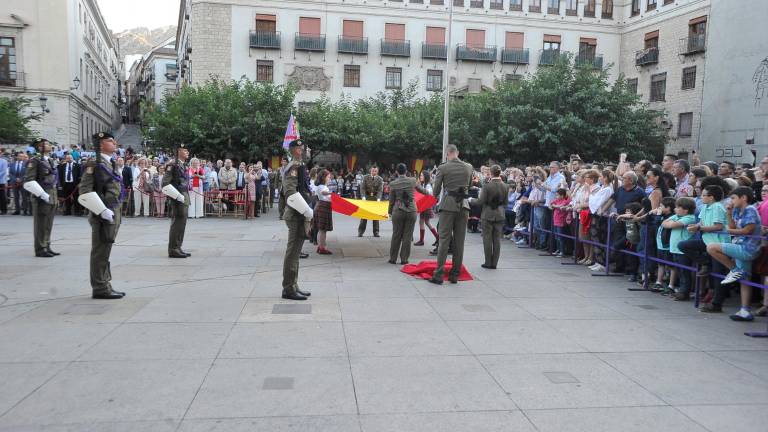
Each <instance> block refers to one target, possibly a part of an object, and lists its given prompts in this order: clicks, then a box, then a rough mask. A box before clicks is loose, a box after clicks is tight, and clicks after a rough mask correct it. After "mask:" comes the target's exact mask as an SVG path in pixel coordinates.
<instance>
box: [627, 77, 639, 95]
mask: <svg viewBox="0 0 768 432" xmlns="http://www.w3.org/2000/svg"><path fill="white" fill-rule="evenodd" d="M627 90H628V91H629V92H630V93H632V94H637V78H629V79H628V80H627Z"/></svg>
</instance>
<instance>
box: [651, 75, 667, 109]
mask: <svg viewBox="0 0 768 432" xmlns="http://www.w3.org/2000/svg"><path fill="white" fill-rule="evenodd" d="M666 93H667V73H666V72H664V73H660V74H656V75H651V99H650V102H664V101H665V100H666Z"/></svg>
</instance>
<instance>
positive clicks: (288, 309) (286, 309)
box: [272, 304, 312, 315]
mask: <svg viewBox="0 0 768 432" xmlns="http://www.w3.org/2000/svg"><path fill="white" fill-rule="evenodd" d="M272 313H273V314H286V315H295V314H311V313H312V305H311V304H276V305H274V306H273V307H272Z"/></svg>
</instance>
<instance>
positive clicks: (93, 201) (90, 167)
mask: <svg viewBox="0 0 768 432" xmlns="http://www.w3.org/2000/svg"><path fill="white" fill-rule="evenodd" d="M93 139H94V146H95V150H96V157H95V158H92V159H89V160H88V162H87V163H86V165H85V172H84V173H83V176H82V179H81V180H80V197H79V198H78V202H79V203H80V204H81V205H82V206H83V207H85V208H86V209H88V211H89V215H88V223H90V225H91V258H90V280H91V290H92V297H93V298H94V299H103V300H115V299H121V298H123V297H124V296H125V293H124V292H120V291H115V290H113V289H112V283H111V281H112V271H111V269H110V265H109V256H110V254H111V253H112V245H113V244H114V243H115V239H116V238H117V232H118V230H119V229H120V219H121V217H120V211H119V209H120V206H121V201H122V200H124V199H125V197H126V191H125V188H124V187H123V184H122V179H121V178H120V172H121V171H120V170H118V168H117V164H116V163H115V162H114V159H113V158H112V155H113V154H114V153H115V145H116V143H115V140H114V137H112V135H111V134H109V133H108V132H101V133H98V134H96V135H94V136H93Z"/></svg>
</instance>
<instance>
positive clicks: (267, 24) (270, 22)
mask: <svg viewBox="0 0 768 432" xmlns="http://www.w3.org/2000/svg"><path fill="white" fill-rule="evenodd" d="M256 31H257V32H259V33H270V34H273V33H275V32H276V31H277V18H276V17H275V16H274V15H256Z"/></svg>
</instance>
